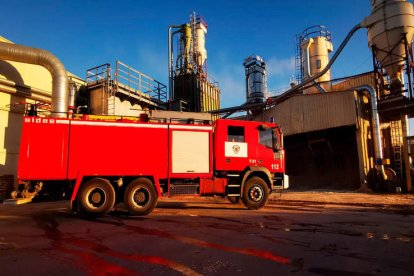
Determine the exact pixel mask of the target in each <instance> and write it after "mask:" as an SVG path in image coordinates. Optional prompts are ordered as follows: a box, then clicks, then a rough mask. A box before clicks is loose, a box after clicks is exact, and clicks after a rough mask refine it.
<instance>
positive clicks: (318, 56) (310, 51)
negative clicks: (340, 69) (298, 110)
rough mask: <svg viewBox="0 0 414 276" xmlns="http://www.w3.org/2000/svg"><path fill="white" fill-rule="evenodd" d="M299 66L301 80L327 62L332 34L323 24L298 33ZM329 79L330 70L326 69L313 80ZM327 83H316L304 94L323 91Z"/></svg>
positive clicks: (315, 72) (319, 69)
mask: <svg viewBox="0 0 414 276" xmlns="http://www.w3.org/2000/svg"><path fill="white" fill-rule="evenodd" d="M299 43H300V49H301V63H302V64H301V68H302V73H303V80H306V79H309V78H310V77H312V76H313V75H315V74H317V73H319V72H321V71H322V70H323V69H324V68H325V67H326V65H327V64H328V63H329V53H331V52H332V51H333V46H332V35H331V33H330V32H329V31H328V30H327V28H326V27H324V26H312V27H309V28H307V29H305V30H304V31H303V32H302V34H301V35H300V41H299ZM330 80H331V71H330V70H328V71H327V72H326V73H325V74H324V75H322V76H321V77H319V78H318V79H316V80H315V82H326V81H330ZM328 88H329V87H328V85H326V84H322V85H316V86H315V87H314V88H310V89H306V90H305V91H304V93H305V94H311V93H319V92H325V91H326V90H327V89H328Z"/></svg>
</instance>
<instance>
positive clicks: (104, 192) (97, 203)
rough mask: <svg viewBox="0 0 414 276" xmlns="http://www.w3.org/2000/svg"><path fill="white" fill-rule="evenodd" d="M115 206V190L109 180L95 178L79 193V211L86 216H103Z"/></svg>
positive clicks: (84, 185)
mask: <svg viewBox="0 0 414 276" xmlns="http://www.w3.org/2000/svg"><path fill="white" fill-rule="evenodd" d="M114 204H115V190H114V187H112V185H111V183H109V181H108V180H106V179H103V178H93V179H91V180H89V181H88V182H86V183H85V184H83V186H82V187H81V189H80V191H79V209H80V210H79V211H80V212H81V213H82V214H84V215H91V216H102V215H105V214H106V213H108V212H109V211H110V210H111V209H112V208H113V207H114Z"/></svg>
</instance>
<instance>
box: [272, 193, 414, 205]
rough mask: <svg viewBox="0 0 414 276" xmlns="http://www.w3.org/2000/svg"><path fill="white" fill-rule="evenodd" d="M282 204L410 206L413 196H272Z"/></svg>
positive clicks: (295, 194) (286, 194)
mask: <svg viewBox="0 0 414 276" xmlns="http://www.w3.org/2000/svg"><path fill="white" fill-rule="evenodd" d="M273 198H274V199H280V200H282V201H284V202H314V203H331V204H346V205H366V206H381V205H386V206H407V207H408V206H412V207H413V208H414V194H396V193H394V194H381V193H356V192H337V191H307V192H296V191H284V192H283V193H282V194H281V195H280V196H273Z"/></svg>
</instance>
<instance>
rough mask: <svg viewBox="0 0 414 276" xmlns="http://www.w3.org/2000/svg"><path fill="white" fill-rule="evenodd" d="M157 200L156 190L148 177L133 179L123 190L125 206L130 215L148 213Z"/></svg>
mask: <svg viewBox="0 0 414 276" xmlns="http://www.w3.org/2000/svg"><path fill="white" fill-rule="evenodd" d="M157 201H158V195H157V191H156V190H155V187H154V184H153V183H152V181H151V180H149V179H148V178H138V179H135V180H134V181H132V182H131V183H130V184H129V185H128V187H127V188H126V190H125V195H124V203H125V207H126V208H127V209H128V211H129V213H130V214H132V215H136V216H145V215H148V214H149V213H151V212H152V210H154V208H155V206H156V205H157Z"/></svg>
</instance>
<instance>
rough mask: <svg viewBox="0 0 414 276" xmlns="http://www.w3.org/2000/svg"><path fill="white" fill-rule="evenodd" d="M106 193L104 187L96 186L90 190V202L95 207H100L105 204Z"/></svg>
mask: <svg viewBox="0 0 414 276" xmlns="http://www.w3.org/2000/svg"><path fill="white" fill-rule="evenodd" d="M105 201H106V194H105V191H104V190H102V189H98V188H95V189H93V190H91V191H90V192H89V195H88V203H89V205H90V206H91V207H93V208H99V207H101V206H103V205H104V204H105Z"/></svg>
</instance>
